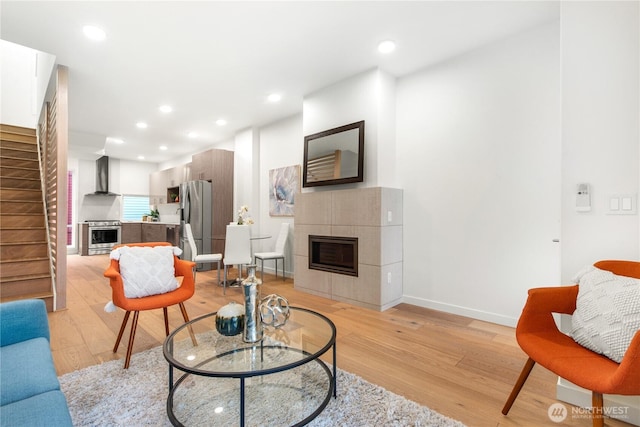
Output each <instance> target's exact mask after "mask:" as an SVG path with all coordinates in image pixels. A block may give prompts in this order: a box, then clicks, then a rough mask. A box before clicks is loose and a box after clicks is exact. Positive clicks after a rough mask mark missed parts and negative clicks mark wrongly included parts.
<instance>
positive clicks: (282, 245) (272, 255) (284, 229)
mask: <svg viewBox="0 0 640 427" xmlns="http://www.w3.org/2000/svg"><path fill="white" fill-rule="evenodd" d="M288 238H289V223H288V222H283V223H282V224H281V225H280V233H279V234H278V239H277V240H276V247H275V250H274V251H273V252H256V253H255V254H254V255H253V259H254V261H253V263H254V264H257V261H258V260H260V280H264V277H263V276H264V262H265V261H269V260H274V261H275V262H276V279H277V278H278V260H279V259H281V260H282V280H283V281H284V280H285V276H284V266H285V257H284V251H285V249H286V247H287V240H288Z"/></svg>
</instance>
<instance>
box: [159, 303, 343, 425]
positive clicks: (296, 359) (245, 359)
mask: <svg viewBox="0 0 640 427" xmlns="http://www.w3.org/2000/svg"><path fill="white" fill-rule="evenodd" d="M290 312H291V316H290V317H289V320H288V321H287V323H286V324H285V325H284V326H282V327H280V328H273V327H265V328H264V337H263V339H262V340H261V341H259V342H256V343H245V342H244V341H243V339H242V334H239V335H236V336H231V337H228V336H224V335H221V334H219V333H218V332H217V331H216V328H215V318H216V313H211V314H207V315H204V316H201V317H199V318H197V319H194V320H192V321H190V322H188V323H186V324H184V325H182V326H180V327H179V328H178V329H176V330H175V331H174V332H173V333H171V334H170V335H169V336H168V337H167V339H166V340H165V343H164V347H163V351H164V356H165V358H166V359H167V361H168V362H169V389H170V391H169V397H168V399H167V412H168V415H169V419H170V421H171V422H172V423H173V424H174V425H225V426H226V425H238V424H240V425H245V424H246V425H304V424H306V423H308V422H309V421H310V420H312V419H313V418H315V417H316V416H317V415H319V414H320V412H322V410H323V409H324V408H325V407H326V405H327V404H328V403H329V401H330V400H331V396H332V395H333V396H335V393H336V384H335V378H336V363H335V354H336V349H335V339H336V328H335V325H334V324H333V322H331V320H329V319H328V318H327V317H325V316H323V315H322V314H319V313H316V312H314V311H311V310H307V309H304V308H297V307H291V308H290ZM192 334H193V335H192ZM194 339H195V342H196V343H197V345H194ZM332 347H333V360H332V362H333V370H331V369H330V368H329V367H328V366H327V365H326V364H325V363H324V362H323V361H322V360H321V359H320V358H319V357H320V356H321V355H323V354H325V353H326V352H327V351H328V350H329V349H330V348H332ZM310 362H311V363H310ZM174 368H175V369H178V370H180V371H182V372H184V374H183V375H182V376H181V377H180V378H178V379H177V381H175V383H174V379H173V370H174Z"/></svg>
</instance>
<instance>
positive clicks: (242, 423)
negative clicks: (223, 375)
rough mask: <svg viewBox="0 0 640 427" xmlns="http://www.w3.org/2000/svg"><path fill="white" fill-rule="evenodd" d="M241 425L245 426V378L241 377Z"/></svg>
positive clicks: (241, 426)
mask: <svg viewBox="0 0 640 427" xmlns="http://www.w3.org/2000/svg"><path fill="white" fill-rule="evenodd" d="M240 427H244V378H240Z"/></svg>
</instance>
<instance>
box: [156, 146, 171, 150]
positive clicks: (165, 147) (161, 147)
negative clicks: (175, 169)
mask: <svg viewBox="0 0 640 427" xmlns="http://www.w3.org/2000/svg"><path fill="white" fill-rule="evenodd" d="M158 148H159V149H160V150H162V151H167V150H168V149H169V147H167V146H166V145H161V146H160V147H158Z"/></svg>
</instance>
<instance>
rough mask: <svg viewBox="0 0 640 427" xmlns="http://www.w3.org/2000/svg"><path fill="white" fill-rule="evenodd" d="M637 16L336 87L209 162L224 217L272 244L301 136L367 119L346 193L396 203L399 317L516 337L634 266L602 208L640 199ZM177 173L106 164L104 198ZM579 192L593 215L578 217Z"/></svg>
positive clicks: (575, 21)
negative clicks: (441, 315) (235, 218)
mask: <svg viewBox="0 0 640 427" xmlns="http://www.w3.org/2000/svg"><path fill="white" fill-rule="evenodd" d="M638 13H639V12H638V2H606V3H605V2H602V3H600V2H589V3H587V2H571V3H562V4H558V6H557V15H556V18H555V19H552V20H550V21H549V22H545V23H543V24H541V25H538V26H536V27H535V28H529V29H527V30H526V31H521V32H518V33H516V34H510V35H508V36H506V37H504V38H502V39H500V40H497V41H493V42H491V43H489V44H486V45H483V46H479V47H477V48H476V49H474V50H471V51H469V52H465V53H462V54H460V55H458V56H456V57H453V58H449V59H447V60H446V61H443V62H441V63H438V64H434V65H432V66H429V67H426V68H424V69H421V70H417V71H415V72H413V73H411V74H408V75H404V76H402V77H394V76H392V75H391V74H389V73H388V72H386V71H385V70H384V67H382V66H381V67H378V68H374V69H368V70H362V71H360V72H358V73H356V74H354V75H348V76H341V79H340V80H338V81H335V82H333V83H332V84H330V85H329V86H327V87H323V88H314V89H313V91H311V92H309V93H307V94H305V96H304V98H303V100H302V102H301V106H300V111H299V112H298V113H296V114H293V115H291V116H289V117H287V118H284V119H281V120H278V121H276V122H273V123H268V124H266V125H263V126H259V127H250V128H248V129H245V130H242V131H239V132H238V133H236V134H235V135H234V136H233V137H232V138H231V139H227V140H224V141H220V142H218V143H216V144H214V145H212V148H221V149H229V150H232V151H234V152H235V153H236V157H235V158H236V164H235V170H236V175H235V180H234V181H235V182H234V186H235V192H234V193H235V205H236V206H238V207H239V206H240V205H248V206H250V208H251V211H252V213H253V214H254V217H255V219H256V223H257V224H259V226H260V231H261V232H265V233H269V234H272V235H276V234H277V227H278V225H279V223H280V222H282V218H275V217H270V216H269V213H268V208H267V207H268V187H267V186H268V183H267V179H266V178H267V177H268V172H269V170H271V169H274V168H278V167H283V166H289V165H296V164H300V163H301V161H302V157H303V143H302V141H303V138H304V136H305V135H308V134H310V133H314V132H318V131H321V130H324V129H328V128H331V127H335V126H339V125H342V124H346V123H351V122H354V121H357V120H365V122H366V124H367V140H366V153H367V157H366V164H365V171H366V172H365V181H364V182H363V183H361V184H356V185H351V186H347V187H345V188H359V187H390V188H400V189H402V191H403V194H404V198H403V201H404V206H403V226H404V235H403V247H402V250H403V257H404V267H403V272H402V289H403V302H404V303H408V304H412V305H415V306H418V307H423V308H428V309H435V310H440V311H443V312H448V313H452V314H457V315H463V316H468V317H471V318H474V319H478V320H482V321H489V322H493V323H497V324H500V325H505V326H511V327H513V326H515V323H516V322H517V319H518V317H519V315H520V311H521V309H522V306H523V304H524V301H525V299H526V292H527V290H528V289H529V288H532V287H537V286H554V285H560V284H568V283H571V279H572V277H573V276H574V275H575V274H576V272H577V271H579V270H580V269H581V268H582V267H583V266H584V265H588V264H591V263H593V262H595V261H597V260H599V259H629V260H637V259H638V258H639V256H640V255H639V254H640V226H639V220H638V215H637V213H635V214H633V215H611V214H610V212H609V205H608V202H609V197H610V196H611V195H615V194H631V195H636V196H635V197H636V199H635V203H637V193H638V188H639V186H640V176H639V174H638V170H639V169H640V167H639V165H640V152H639V147H640V143H639V136H638V135H639V129H640V124H639V123H638V122H639V120H640V119H639V116H640V114H639V101H638V98H639V96H638V95H639V82H638V78H637V76H638V70H639V68H638V63H639V55H640V54H639V53H638V51H639V49H638ZM52 53H54V54H55V52H52ZM71 90H72V89H71ZM3 102H4V101H3ZM183 162H185V159H184V158H178V159H175V160H174V161H168V162H162V163H160V164H157V165H156V164H154V165H149V164H147V163H144V162H137V161H133V160H126V159H122V160H118V159H113V163H114V168H115V170H116V171H118V172H117V173H116V174H114V176H113V177H112V190H113V191H115V192H119V193H122V194H127V193H131V194H136V193H140V192H142V191H144V190H140V189H139V186H140V185H142V184H141V183H144V182H145V180H148V174H149V173H150V172H151V171H153V170H155V169H164V168H167V167H172V166H175V165H177V164H180V163H183ZM69 164H70V166H71V167H74V168H75V170H76V171H77V173H78V176H79V179H78V182H79V185H78V188H77V191H78V193H79V194H80V195H82V194H85V193H88V192H90V191H93V183H92V179H86V178H84V177H87V176H88V177H93V176H94V172H95V171H94V166H93V162H92V161H89V160H81V159H70V161H69ZM581 183H589V184H590V186H591V189H592V194H591V206H592V209H591V210H590V211H589V212H579V211H578V210H577V209H576V192H577V186H578V184H581ZM305 191H308V189H306V190H305ZM292 225H293V229H294V230H295V224H292ZM294 232H295V231H294ZM289 255H290V256H289V257H288V260H289V261H287V265H286V272H287V275H288V276H290V277H294V278H295V271H294V268H293V266H294V263H293V262H292V261H291V260H292V259H293V255H294V253H293V251H291V253H290V254H289ZM559 387H563V386H562V385H560V386H559Z"/></svg>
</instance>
